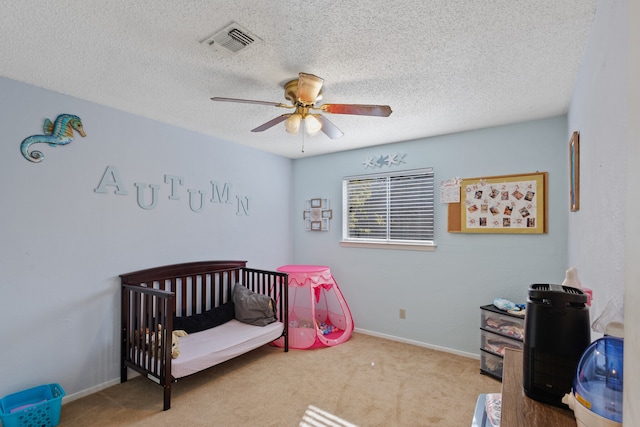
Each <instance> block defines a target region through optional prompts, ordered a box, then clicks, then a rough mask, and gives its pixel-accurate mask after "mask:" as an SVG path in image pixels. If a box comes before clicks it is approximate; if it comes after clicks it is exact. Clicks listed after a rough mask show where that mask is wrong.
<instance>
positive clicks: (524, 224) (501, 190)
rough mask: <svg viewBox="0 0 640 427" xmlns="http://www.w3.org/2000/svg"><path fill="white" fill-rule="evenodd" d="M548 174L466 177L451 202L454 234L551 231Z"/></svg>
mask: <svg viewBox="0 0 640 427" xmlns="http://www.w3.org/2000/svg"><path fill="white" fill-rule="evenodd" d="M547 181H548V173H547V172H535V173H529V174H517V175H502V176H488V177H480V178H464V179H462V183H461V185H460V202H459V203H450V204H449V212H448V231H449V232H450V233H503V234H543V233H546V232H547V185H548V182H547Z"/></svg>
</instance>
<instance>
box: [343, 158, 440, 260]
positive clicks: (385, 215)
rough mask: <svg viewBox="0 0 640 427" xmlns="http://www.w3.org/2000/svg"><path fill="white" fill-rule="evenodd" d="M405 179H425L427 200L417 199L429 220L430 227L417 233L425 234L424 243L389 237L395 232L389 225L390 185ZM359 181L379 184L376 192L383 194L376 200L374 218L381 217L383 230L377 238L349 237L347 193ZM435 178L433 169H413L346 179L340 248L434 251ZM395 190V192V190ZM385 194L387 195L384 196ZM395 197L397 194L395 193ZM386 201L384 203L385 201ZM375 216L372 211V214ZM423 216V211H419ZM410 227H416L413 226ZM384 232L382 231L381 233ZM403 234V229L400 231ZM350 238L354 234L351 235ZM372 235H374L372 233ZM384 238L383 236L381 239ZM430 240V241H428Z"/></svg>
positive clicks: (378, 229)
mask: <svg viewBox="0 0 640 427" xmlns="http://www.w3.org/2000/svg"><path fill="white" fill-rule="evenodd" d="M407 176H421V177H424V179H425V181H424V184H425V187H424V188H423V190H426V192H427V197H426V198H424V199H422V198H421V199H420V203H421V206H420V209H426V213H427V215H426V216H427V217H429V218H430V219H431V220H430V222H429V224H426V225H421V226H419V232H421V233H423V234H425V233H426V237H427V238H426V239H415V240H414V239H398V238H395V239H394V238H392V236H391V234H393V233H394V231H392V230H391V224H392V223H393V218H394V215H393V211H392V209H391V207H392V206H393V204H392V203H391V196H392V194H393V193H392V188H393V185H392V182H393V179H394V178H400V177H407ZM360 180H373V181H375V182H376V183H378V184H381V185H380V186H379V187H378V189H379V190H382V191H383V195H382V197H378V199H377V201H378V202H379V203H380V205H378V209H376V210H375V213H376V214H379V215H381V223H383V224H384V226H383V227H378V228H376V231H375V232H376V233H377V234H379V236H377V237H376V236H374V237H354V236H353V235H350V233H349V230H350V220H351V216H350V212H351V205H350V200H349V189H350V188H353V185H354V184H353V183H354V181H360ZM434 187H435V185H434V174H433V168H423V169H413V170H404V171H393V172H384V173H375V174H367V175H354V176H347V177H344V178H343V179H342V241H341V242H340V244H341V245H342V246H345V247H361V248H362V247H366V248H385V249H408V250H423V251H434V250H435V247H436V244H435V240H434V239H435V224H434V222H435V221H434V215H435V212H434V211H435V206H434V200H435V197H434ZM396 190H397V189H396ZM385 191H386V194H384V192H385ZM396 194H397V193H396ZM385 199H386V200H385ZM372 212H374V211H372ZM422 212H424V210H423V211H422ZM397 217H398V218H405V217H406V216H405V214H402V215H400V214H399V215H397ZM412 226H415V224H414V225H412ZM383 230H384V231H383ZM401 230H402V229H401ZM351 234H353V233H351ZM374 234H375V233H374ZM380 234H383V236H380ZM429 237H430V238H429Z"/></svg>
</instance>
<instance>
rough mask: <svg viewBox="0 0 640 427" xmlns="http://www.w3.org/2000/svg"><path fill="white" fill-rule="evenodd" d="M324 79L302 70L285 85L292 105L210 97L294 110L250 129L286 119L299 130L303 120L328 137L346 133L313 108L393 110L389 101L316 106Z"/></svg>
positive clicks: (287, 124)
mask: <svg viewBox="0 0 640 427" xmlns="http://www.w3.org/2000/svg"><path fill="white" fill-rule="evenodd" d="M323 82H324V80H323V79H322V78H320V77H318V76H314V75H313V74H307V73H299V75H298V78H297V79H295V80H291V81H289V82H287V83H286V84H285V85H284V97H285V99H288V100H289V101H290V102H291V105H288V104H283V103H281V102H268V101H253V100H250V99H237V98H220V97H214V98H211V100H212V101H222V102H240V103H245V104H260V105H271V106H274V107H281V108H291V109H294V110H295V111H294V112H293V113H287V114H283V115H281V116H278V117H276V118H275V119H272V120H269V121H268V122H266V123H265V124H263V125H260V126H258V127H257V128H255V129H252V130H251V132H263V131H265V130H267V129H269V128H271V127H273V126H275V125H277V124H278V123H281V122H284V126H285V128H286V130H287V132H289V133H293V134H297V133H298V131H299V129H300V124H301V123H302V121H304V124H305V129H306V132H307V134H308V135H315V134H317V133H318V132H320V131H322V132H324V133H325V134H326V135H327V136H328V137H329V138H331V139H335V138H340V137H341V136H343V135H344V133H342V131H341V130H340V129H338V128H337V127H336V126H335V125H334V124H333V123H331V121H329V119H327V118H326V117H325V116H323V115H322V114H316V113H312V111H322V112H325V113H331V114H354V115H359V116H378V117H388V116H389V115H390V114H391V107H389V106H388V105H364V104H323V105H320V106H316V105H315V104H316V102H318V101H319V100H320V99H322V91H321V89H322V84H323Z"/></svg>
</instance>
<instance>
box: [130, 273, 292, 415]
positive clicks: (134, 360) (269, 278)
mask: <svg viewBox="0 0 640 427" xmlns="http://www.w3.org/2000/svg"><path fill="white" fill-rule="evenodd" d="M120 278H121V287H122V331H121V332H122V337H121V366H120V369H121V371H120V380H121V382H125V381H127V369H128V368H130V369H133V370H134V371H137V372H139V373H140V374H141V375H143V376H145V377H147V378H149V379H150V380H152V381H154V382H156V383H158V384H159V385H161V386H162V387H163V388H164V408H163V409H164V410H165V411H166V410H167V409H169V408H170V407H171V384H172V383H173V382H175V381H176V380H177V378H179V377H181V376H186V375H190V374H191V373H192V372H193V370H189V369H186V370H185V369H177V367H178V365H174V364H177V363H181V361H184V360H187V361H188V360H189V355H188V346H187V345H186V344H187V343H186V340H187V339H189V338H190V337H184V338H183V339H184V340H185V346H184V347H183V348H181V350H182V354H181V356H180V357H178V358H177V359H172V356H171V339H172V332H173V325H174V318H176V317H187V316H195V315H200V314H201V313H211V312H214V311H215V310H217V309H219V308H222V307H221V306H222V305H223V304H224V305H228V304H226V303H228V302H229V301H231V300H232V289H233V286H234V285H235V284H238V283H239V284H242V285H243V286H245V287H246V288H248V289H250V290H251V291H253V292H255V293H258V294H262V295H267V296H268V297H270V298H272V299H273V301H275V304H276V307H275V310H274V311H275V315H276V322H274V323H273V324H271V325H267V326H268V327H267V326H265V327H261V326H253V325H246V324H244V323H239V322H238V321H237V320H235V319H234V320H230V321H228V322H226V323H224V324H223V325H220V326H216V327H215V328H212V330H209V331H202V332H197V334H205V333H211V332H213V333H214V334H215V338H212V340H211V341H212V342H211V344H212V350H211V352H218V353H219V354H220V356H216V355H211V356H213V357H212V358H210V359H207V361H206V363H207V364H208V366H205V367H202V364H203V362H202V360H200V361H199V363H198V368H197V369H199V370H203V369H206V368H208V367H211V366H213V365H215V364H218V363H221V362H223V361H225V360H228V359H230V358H232V357H235V356H237V355H239V354H241V353H244V352H247V351H249V350H252V349H255V348H257V347H260V346H262V345H265V344H267V343H269V342H271V341H273V340H275V339H277V338H280V337H282V338H283V340H284V351H285V352H286V351H288V350H289V340H288V335H287V331H288V324H289V320H288V316H289V310H288V306H289V305H288V304H289V302H288V298H289V297H288V292H289V286H288V275H287V274H286V273H281V272H272V271H265V270H256V269H251V268H247V267H246V261H198V262H189V263H183V264H174V265H166V266H161V267H154V268H149V269H146V270H140V271H136V272H133V273H127V274H122V275H120ZM219 328H220V329H219ZM234 328H235V329H234ZM238 328H241V329H242V334H243V337H242V343H238V344H240V346H239V347H238V349H237V350H236V349H235V348H232V349H230V348H229V347H231V346H234V345H235V344H234V341H233V340H234V336H233V335H239V334H238V333H237V332H234V331H238ZM247 331H248V333H249V334H250V340H247V339H246V336H244V335H245V334H246V333H247ZM229 335H231V336H229ZM210 336H212V337H213V335H210ZM221 336H222V337H223V338H224V339H220V337H221ZM201 337H202V336H201ZM199 341H202V340H199ZM213 341H216V342H215V343H214V342H213ZM181 342H182V341H181ZM220 342H224V343H228V344H222V345H223V346H226V347H227V348H225V349H220V345H221V344H220ZM247 342H249V344H247ZM216 346H217V347H216ZM181 347H182V346H181ZM221 350H224V351H221ZM172 367H175V368H176V369H175V370H176V371H179V372H180V374H178V376H176V375H174V374H172Z"/></svg>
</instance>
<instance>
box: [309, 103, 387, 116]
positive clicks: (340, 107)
mask: <svg viewBox="0 0 640 427" xmlns="http://www.w3.org/2000/svg"><path fill="white" fill-rule="evenodd" d="M319 108H320V109H321V110H322V111H325V112H327V113H331V114H355V115H359V116H378V117H389V116H390V115H391V112H392V111H391V107H389V106H388V105H363V104H324V105H321V106H320V107H319Z"/></svg>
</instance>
